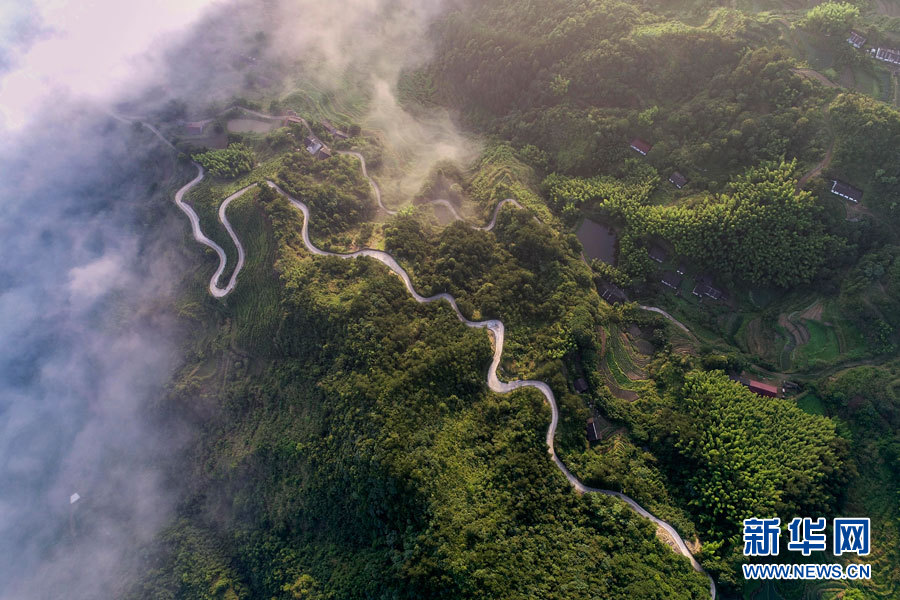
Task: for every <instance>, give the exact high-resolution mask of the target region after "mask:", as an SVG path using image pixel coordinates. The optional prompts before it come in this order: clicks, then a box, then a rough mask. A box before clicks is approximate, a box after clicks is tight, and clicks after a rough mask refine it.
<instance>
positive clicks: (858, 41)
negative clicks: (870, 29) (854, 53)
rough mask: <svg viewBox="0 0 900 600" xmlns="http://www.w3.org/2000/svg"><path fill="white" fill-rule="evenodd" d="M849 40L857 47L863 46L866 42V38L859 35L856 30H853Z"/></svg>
mask: <svg viewBox="0 0 900 600" xmlns="http://www.w3.org/2000/svg"><path fill="white" fill-rule="evenodd" d="M847 42H848V43H849V44H850V45H851V46H853V47H855V48H862V46H863V45H864V44H865V43H866V38H864V37H863V36H861V35H859V34H858V33H856V32H855V31H851V32H850V37H849V38H847Z"/></svg>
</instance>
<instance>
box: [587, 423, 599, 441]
mask: <svg viewBox="0 0 900 600" xmlns="http://www.w3.org/2000/svg"><path fill="white" fill-rule="evenodd" d="M585 429H586V433H587V440H588V442H596V441H598V440H599V439H600V432H599V431H597V422H596V421H595V420H594V417H590V418H589V419H588V420H587V426H586V427H585Z"/></svg>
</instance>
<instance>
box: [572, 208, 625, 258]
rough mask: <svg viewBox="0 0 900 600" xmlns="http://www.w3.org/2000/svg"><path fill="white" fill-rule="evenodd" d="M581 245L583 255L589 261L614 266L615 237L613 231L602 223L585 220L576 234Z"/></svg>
mask: <svg viewBox="0 0 900 600" xmlns="http://www.w3.org/2000/svg"><path fill="white" fill-rule="evenodd" d="M576 235H577V236H578V239H579V240H580V241H581V245H582V246H584V255H585V256H587V257H588V258H589V259H594V258H596V259H598V260H601V261H603V262H605V263H606V264H609V265H615V264H616V240H617V239H618V238H617V237H616V232H615V230H614V229H613V228H612V227H610V226H609V225H606V224H604V223H598V222H596V221H592V220H590V219H585V220H584V221H583V222H582V223H581V226H580V227H578V231H577V232H576Z"/></svg>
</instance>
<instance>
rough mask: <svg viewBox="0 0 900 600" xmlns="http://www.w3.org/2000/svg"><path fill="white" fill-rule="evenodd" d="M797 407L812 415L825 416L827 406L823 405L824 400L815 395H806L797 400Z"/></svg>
mask: <svg viewBox="0 0 900 600" xmlns="http://www.w3.org/2000/svg"><path fill="white" fill-rule="evenodd" d="M797 406H798V407H799V408H800V409H801V410H803V411H804V412H807V413H809V414H811V415H824V414H825V406H824V405H823V404H822V399H821V398H819V397H818V396H816V395H815V394H809V393H808V394H804V395H803V396H801V397H800V398H798V399H797Z"/></svg>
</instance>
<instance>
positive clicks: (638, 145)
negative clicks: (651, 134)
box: [631, 138, 653, 154]
mask: <svg viewBox="0 0 900 600" xmlns="http://www.w3.org/2000/svg"><path fill="white" fill-rule="evenodd" d="M631 147H632V149H634V150H636V151H637V152H640V153H641V154H647V153H648V152H650V148H652V147H653V146H651V145H650V143H649V142H645V141H644V140H642V139H641V138H634V139H633V140H631Z"/></svg>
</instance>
